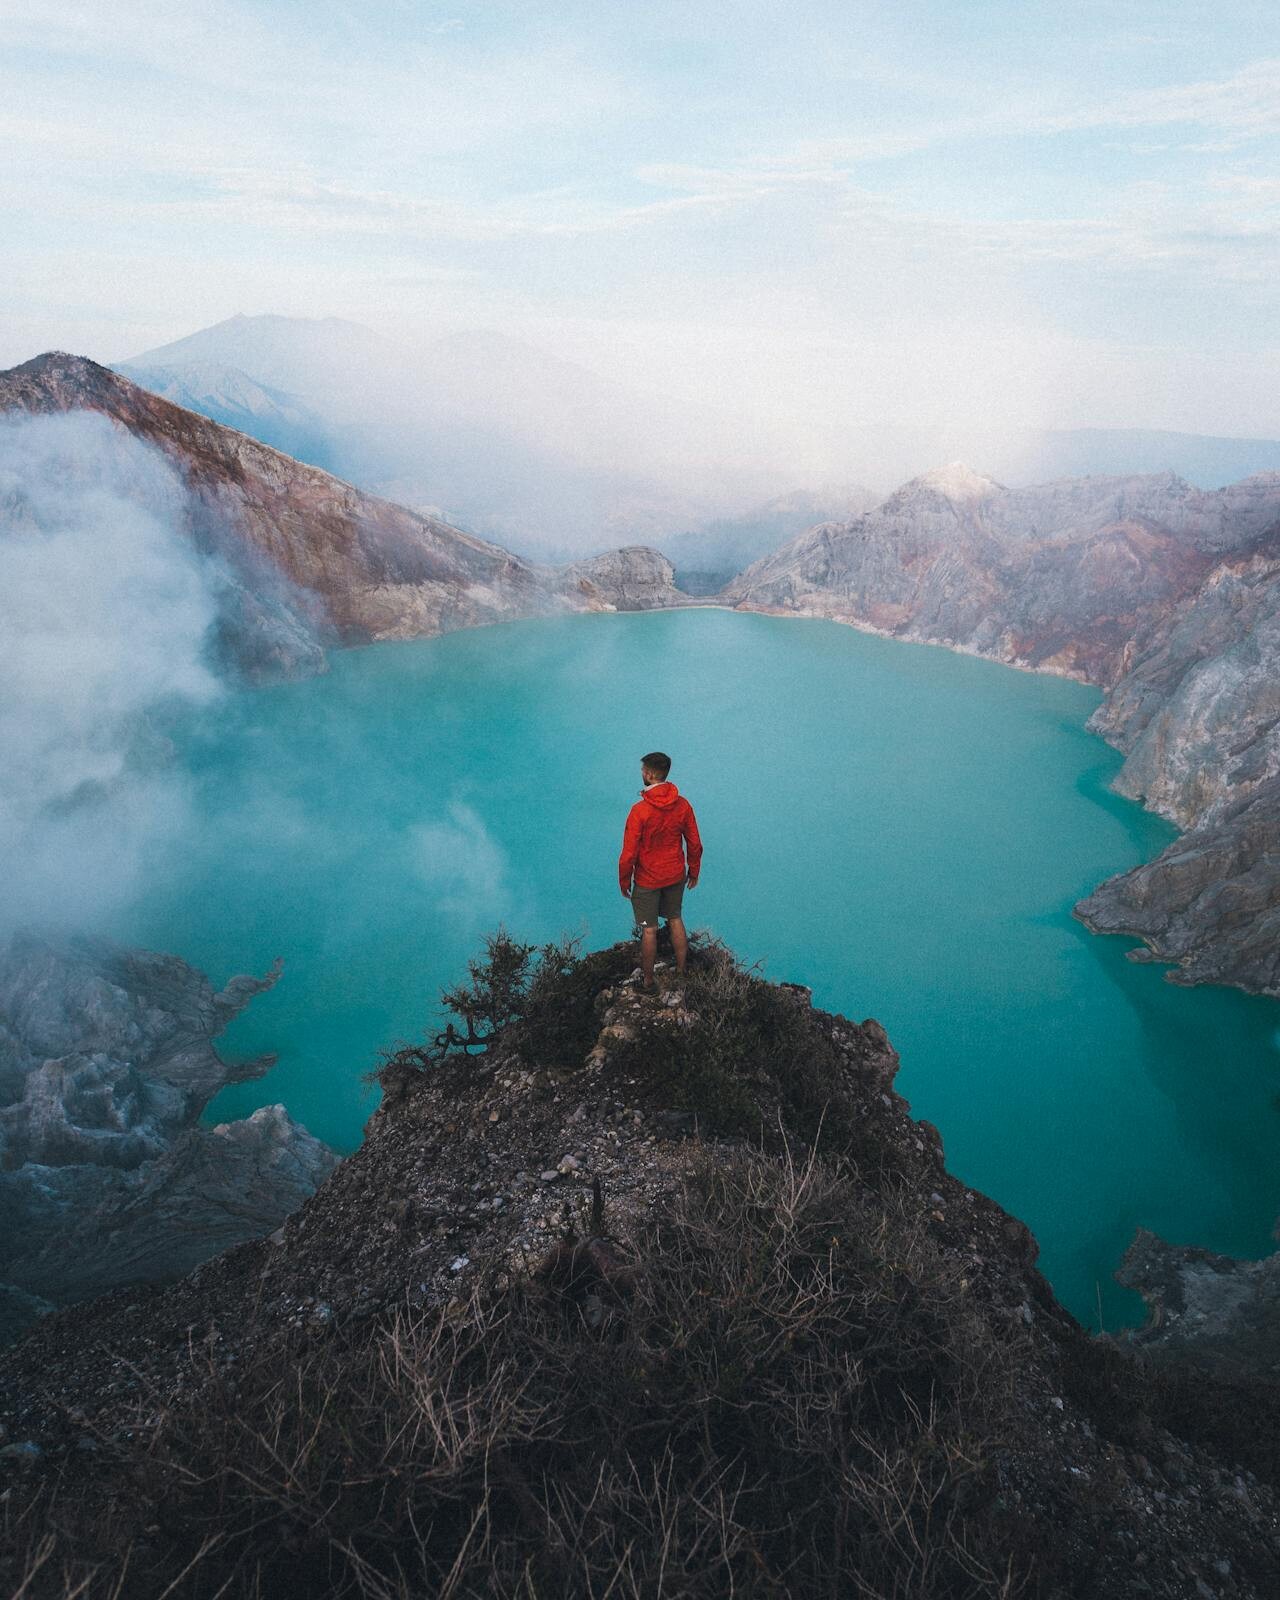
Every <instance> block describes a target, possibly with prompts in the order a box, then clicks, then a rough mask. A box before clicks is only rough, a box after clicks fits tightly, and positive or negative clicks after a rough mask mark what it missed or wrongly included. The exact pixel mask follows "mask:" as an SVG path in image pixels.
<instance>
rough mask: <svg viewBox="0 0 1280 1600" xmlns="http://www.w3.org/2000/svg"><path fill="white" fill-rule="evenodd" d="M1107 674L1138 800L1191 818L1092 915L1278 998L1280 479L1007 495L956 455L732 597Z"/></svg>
mask: <svg viewBox="0 0 1280 1600" xmlns="http://www.w3.org/2000/svg"><path fill="white" fill-rule="evenodd" d="M725 598H727V599H728V600H730V601H731V602H732V603H733V604H735V605H738V606H740V607H742V608H744V609H752V610H767V611H777V612H783V613H786V612H796V613H799V614H803V615H818V616H828V617H832V618H834V619H836V620H840V621H846V622H852V623H854V624H855V625H857V626H862V627H869V628H872V629H875V630H876V631H879V632H884V633H888V634H891V635H893V636H895V637H898V638H906V639H917V640H922V641H926V642H929V643H934V644H945V645H950V646H952V647H958V648H961V649H965V650H971V651H974V652H976V653H978V654H981V655H986V656H991V657H993V658H994V659H996V660H1000V661H1006V662H1010V663H1012V664H1014V665H1017V666H1021V667H1030V668H1034V669H1037V670H1040V671H1051V672H1058V673H1062V674H1064V675H1066V676H1069V677H1074V678H1080V679H1083V680H1084V681H1086V682H1089V683H1096V684H1099V685H1101V686H1102V687H1103V688H1104V689H1105V690H1106V691H1107V692H1106V697H1105V699H1104V701H1103V703H1102V705H1101V706H1100V707H1099V709H1098V710H1097V711H1096V712H1095V714H1094V716H1093V718H1092V719H1091V721H1090V726H1091V727H1092V728H1094V729H1095V731H1097V732H1099V733H1101V734H1102V735H1103V736H1104V737H1105V738H1107V739H1108V740H1109V741H1110V742H1111V743H1112V744H1115V745H1116V746H1118V747H1119V748H1120V749H1121V750H1123V751H1124V752H1125V758H1126V759H1125V764H1124V766H1123V768H1122V770H1121V772H1120V775H1119V778H1118V779H1117V787H1118V788H1119V789H1120V790H1121V792H1123V793H1125V794H1128V795H1130V796H1131V797H1132V798H1134V799H1137V800H1140V801H1142V802H1143V803H1144V804H1146V805H1148V806H1149V807H1151V808H1152V809H1153V810H1156V811H1159V812H1160V813H1161V814H1163V815H1165V816H1167V817H1169V818H1170V819H1171V820H1173V821H1175V822H1177V823H1178V824H1179V825H1180V826H1182V827H1183V828H1186V829H1188V830H1190V831H1189V832H1188V833H1187V834H1186V835H1185V836H1184V838H1182V839H1180V840H1178V841H1176V842H1175V843H1174V844H1173V845H1170V846H1169V847H1168V849H1167V850H1166V851H1165V852H1164V853H1163V854H1162V855H1161V856H1159V857H1158V858H1157V859H1156V860H1155V861H1154V862H1151V863H1148V864H1147V865H1145V866H1142V867H1139V868H1137V869H1135V870H1134V871H1133V872H1131V873H1127V874H1124V875H1122V876H1119V877H1117V878H1115V879H1112V880H1110V881H1108V882H1107V883H1106V884H1103V885H1101V886H1100V887H1099V889H1098V890H1097V891H1095V893H1094V894H1092V895H1091V896H1089V897H1088V898H1087V899H1085V900H1083V901H1082V902H1081V903H1080V905H1079V907H1078V908H1077V914H1078V915H1079V916H1080V917H1081V919H1082V920H1084V921H1085V922H1086V923H1087V925H1088V926H1090V927H1092V928H1095V929H1097V930H1098V931H1108V932H1117V933H1129V934H1133V935H1136V936H1138V937H1140V938H1142V939H1143V940H1144V941H1146V946H1147V948H1146V950H1145V951H1142V952H1138V953H1137V954H1139V955H1145V956H1147V957H1149V958H1156V959H1160V960H1167V961H1171V962H1177V963H1179V964H1180V965H1179V969H1178V971H1177V972H1176V973H1173V974H1171V976H1173V977H1175V978H1176V979H1178V980H1179V981H1187V982H1199V981H1206V980H1211V981H1218V982H1226V983H1235V984H1238V985H1240V986H1241V987H1243V988H1248V989H1251V990H1255V991H1259V992H1264V993H1280V986H1278V982H1280V976H1278V969H1280V961H1278V958H1277V956H1276V954H1275V950H1276V930H1277V926H1278V925H1280V855H1278V854H1277V852H1276V849H1275V840H1276V838H1277V837H1278V836H1280V788H1278V787H1277V785H1276V784H1275V783H1274V782H1273V780H1274V779H1275V778H1276V775H1277V774H1278V773H1280V474H1276V473H1261V474H1258V475H1257V476H1255V477H1252V478H1247V479H1245V480H1243V481H1242V482H1240V483H1236V484H1231V485H1229V486H1228V487H1226V488H1224V489H1216V490H1209V491H1206V490H1201V489H1197V488H1194V487H1193V486H1192V485H1190V484H1188V483H1186V482H1184V481H1183V480H1182V479H1180V478H1178V477H1176V476H1175V475H1174V474H1172V473H1163V474H1158V475H1154V476H1151V477H1138V478H1084V479H1071V480H1064V481H1062V482H1058V483H1049V484H1043V485H1039V486H1036V487H1034V488H1025V489H1006V488H1004V487H1003V486H1002V485H1000V484H998V483H995V482H994V481H993V480H991V479H989V478H984V477H982V476H981V475H979V474H977V473H974V472H972V471H971V470H970V469H969V468H967V467H965V466H963V465H962V464H960V463H954V462H953V463H952V464H951V465H950V466H948V467H944V468H941V469H939V470H938V471H936V472H932V473H927V474H925V475H924V476H923V477H921V478H918V479H915V480H913V481H912V482H911V483H909V484H906V485H904V486H903V488H901V489H900V490H898V491H897V493H896V494H894V495H891V496H890V498H889V499H888V500H886V501H885V502H884V504H883V505H881V506H880V507H878V508H877V509H876V510H875V511H872V512H869V513H867V514H866V515H864V516H862V517H859V518H855V519H854V520H853V521H852V522H848V523H843V524H830V523H829V524H824V525H822V526H819V527H817V528H813V529H810V530H809V531H808V532H806V533H805V534H803V535H801V536H800V537H799V538H798V539H795V540H793V541H792V542H791V543H790V544H789V545H786V546H784V547H783V548H782V549H781V550H779V551H777V552H775V553H774V554H773V555H772V556H769V557H767V558H766V559H765V560H764V561H760V562H757V563H756V564H755V566H753V567H751V568H749V569H748V570H747V571H746V572H745V573H743V574H742V576H741V577H740V578H738V579H736V580H735V581H734V582H733V583H732V584H730V585H729V587H728V588H727V589H726V591H725Z"/></svg>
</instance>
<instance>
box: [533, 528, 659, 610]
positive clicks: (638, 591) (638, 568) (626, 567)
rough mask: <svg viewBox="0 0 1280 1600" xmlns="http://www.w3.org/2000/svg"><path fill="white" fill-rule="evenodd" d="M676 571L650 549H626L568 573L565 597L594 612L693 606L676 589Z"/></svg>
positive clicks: (579, 563) (594, 558) (578, 565)
mask: <svg viewBox="0 0 1280 1600" xmlns="http://www.w3.org/2000/svg"><path fill="white" fill-rule="evenodd" d="M675 575H676V574H675V568H674V567H673V566H672V565H671V563H670V561H668V560H667V558H666V556H664V555H662V554H660V552H659V551H657V550H650V549H649V548H648V547H647V546H646V545H639V544H633V545H626V546H625V547H624V548H623V549H621V550H610V551H609V552H608V553H607V554H605V555H600V556H591V557H590V558H589V559H588V560H586V561H575V562H574V563H573V564H572V565H571V566H568V567H566V568H565V569H564V574H563V577H562V579H561V585H562V588H563V590H564V592H565V594H567V595H570V596H572V597H573V598H574V599H575V600H577V601H580V602H581V603H583V604H585V605H586V606H587V607H588V608H589V609H591V610H593V611H654V610H657V609H659V608H661V607H666V606H684V605H688V604H689V597H688V595H685V594H682V593H681V592H680V590H679V589H677V588H676V586H675Z"/></svg>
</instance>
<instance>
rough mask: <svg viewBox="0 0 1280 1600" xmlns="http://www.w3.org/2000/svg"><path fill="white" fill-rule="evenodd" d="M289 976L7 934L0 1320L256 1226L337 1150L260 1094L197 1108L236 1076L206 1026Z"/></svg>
mask: <svg viewBox="0 0 1280 1600" xmlns="http://www.w3.org/2000/svg"><path fill="white" fill-rule="evenodd" d="M278 976H279V968H278V967H277V968H276V969H274V970H273V971H272V972H271V973H269V974H268V975H267V976H266V977H263V978H251V977H238V978H233V979H232V980H231V981H230V982H229V983H228V984H227V985H226V987H225V988H223V989H222V990H220V991H216V992H215V990H214V989H213V988H212V986H211V985H210V983H209V981H208V979H207V978H205V977H204V976H203V975H202V974H201V973H199V972H197V971H195V969H194V968H192V967H190V966H188V965H187V964H186V963H185V962H184V961H181V960H179V959H178V958H177V957H176V956H164V955H156V954H153V953H151V952H149V951H143V950H124V949H121V948H119V947H117V946H114V945H111V944H109V943H108V942H106V941H103V940H89V939H83V938H80V939H67V940H64V941H59V942H56V943H55V942H52V941H50V940H48V939H44V938H40V937H38V936H36V935H34V934H29V933H28V934H16V935H14V936H13V937H12V938H11V939H10V940H9V941H8V942H7V943H6V944H5V945H4V947H3V949H2V950H0V1216H3V1219H4V1223H5V1227H4V1230H3V1239H2V1240H0V1312H2V1313H3V1315H2V1316H0V1336H4V1337H12V1335H13V1334H14V1333H15V1332H16V1331H18V1330H19V1329H20V1328H22V1327H24V1326H25V1325H26V1324H27V1323H28V1322H29V1321H30V1320H31V1319H32V1318H33V1317H34V1316H37V1315H39V1314H40V1313H41V1312H47V1311H49V1310H50V1309H51V1308H52V1307H54V1306H60V1305H67V1304H69V1303H71V1302H73V1301H78V1300H83V1299H85V1298H88V1297H90V1296H93V1295H96V1294H101V1293H102V1292H103V1291H104V1290H107V1289H111V1288H115V1287H117V1286H119V1285H121V1284H134V1283H154V1282H163V1281H169V1280H172V1279H173V1278H175V1277H179V1276H181V1275H182V1274H183V1273H184V1272H188V1271H190V1270H191V1268H192V1267H194V1266H195V1265H196V1264H197V1263H198V1262H200V1261H203V1260H205V1259H206V1258H208V1257H209V1256H211V1255H216V1254H217V1253H218V1252H219V1251H220V1250H224V1249H225V1248H226V1247H227V1246H228V1245H231V1244H237V1243H240V1242H241V1241H243V1240H245V1239H251V1238H256V1237H258V1236H259V1235H261V1234H263V1233H267V1232H269V1231H270V1230H271V1229H272V1228H274V1227H276V1226H278V1225H279V1223H280V1222H281V1221H282V1219H283V1218H284V1217H285V1216H287V1215H288V1214H289V1213H290V1212H291V1211H293V1210H294V1209H295V1207H297V1206H298V1205H300V1204H301V1202H302V1201H303V1200H304V1199H305V1198H306V1197H307V1196H308V1195H309V1194H311V1193H312V1192H313V1191H314V1190H315V1188H316V1186H317V1185H318V1184H319V1183H320V1182H321V1181H322V1180H323V1179H324V1178H326V1177H327V1176H328V1175H329V1173H331V1172H332V1171H333V1169H334V1167H335V1165H336V1164H337V1159H338V1158H337V1156H336V1155H335V1154H334V1152H333V1151H332V1150H330V1149H329V1148H328V1147H327V1146H325V1145H323V1144H321V1142H320V1141H319V1140H318V1139H315V1138H313V1137H312V1136H311V1135H310V1134H309V1133H308V1132H307V1131H306V1129H305V1128H303V1127H302V1126H300V1124H298V1123H296V1122H294V1121H293V1119H292V1118H291V1117H290V1116H289V1115H288V1114H287V1112H286V1111H285V1109H284V1107H283V1106H278V1105H277V1106H265V1107H263V1108H262V1109H261V1110H259V1111H255V1112H254V1113H253V1115H252V1116H250V1117H248V1118H245V1119H243V1120H241V1121H236V1122H226V1123H221V1124H219V1125H218V1126H216V1127H212V1128H208V1127H201V1126H200V1125H199V1118H200V1115H201V1113H202V1112H203V1111H204V1108H205V1106H206V1105H207V1104H208V1102H209V1101H210V1100H211V1099H212V1098H213V1096H214V1095H215V1094H216V1093H217V1091H218V1090H219V1089H221V1088H222V1087H223V1086H224V1085H225V1084H227V1083H234V1082H240V1081H243V1080H244V1079H247V1078H256V1077H260V1076H261V1075H262V1074H263V1073H264V1072H265V1071H266V1070H267V1068H268V1067H269V1066H271V1064H272V1062H273V1060H274V1057H272V1056H262V1057H258V1058H256V1059H254V1060H249V1061H238V1062H228V1061H225V1060H223V1059H222V1057H221V1056H220V1055H219V1054H218V1052H217V1050H216V1049H215V1048H214V1045H213V1040H214V1039H215V1038H216V1037H217V1035H218V1034H220V1033H221V1032H222V1031H223V1029H224V1028H225V1027H226V1026H227V1024H228V1023H229V1022H230V1021H231V1020H232V1018H233V1017H235V1016H237V1015H238V1014H239V1013H240V1012H241V1011H243V1010H244V1008H245V1006H246V1005H248V1003H249V1002H250V1000H251V999H252V998H253V997H254V996H255V995H257V994H261V993H262V992H263V991H264V990H266V989H269V988H270V987H271V986H272V985H273V984H274V983H275V982H276V980H277V978H278Z"/></svg>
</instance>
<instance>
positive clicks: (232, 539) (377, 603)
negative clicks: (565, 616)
mask: <svg viewBox="0 0 1280 1600" xmlns="http://www.w3.org/2000/svg"><path fill="white" fill-rule="evenodd" d="M77 410H87V411H91V412H98V413H101V414H103V415H105V416H107V417H110V418H111V419H112V420H113V421H114V422H115V423H117V424H118V425H119V426H121V427H123V428H126V429H127V430H128V431H129V433H131V434H132V435H134V436H135V437H137V438H140V439H143V440H145V441H146V442H148V443H149V444H152V445H154V446H155V447H156V448H157V449H158V450H160V451H161V452H162V453H163V454H164V455H165V457H166V458H167V459H168V460H169V461H170V462H171V463H172V464H173V465H174V466H175V467H176V468H177V469H178V471H179V473H180V475H181V477H182V480H183V482H184V483H185V484H186V486H187V488H188V490H189V499H188V506H187V512H186V515H187V519H188V524H189V532H190V533H191V535H192V537H193V538H194V539H195V540H196V541H197V543H198V544H199V545H200V546H201V548H203V549H207V550H209V551H212V552H216V553H217V554H219V555H220V556H222V557H223V558H224V559H226V560H227V561H228V562H229V563H230V564H231V566H232V568H233V570H234V571H235V572H236V573H237V575H238V576H239V578H240V581H241V584H242V586H243V590H244V595H243V596H242V600H241V610H242V613H244V615H242V616H241V617H240V618H239V619H238V626H239V631H240V632H241V633H243V634H245V635H246V640H247V641H248V642H246V640H242V641H241V643H242V646H243V647H242V649H241V650H240V652H239V654H240V656H241V658H242V660H243V662H244V663H245V664H246V665H248V666H249V668H250V675H251V676H271V675H275V673H276V672H277V671H279V670H281V669H282V668H284V669H286V670H287V669H288V667H289V665H290V663H288V662H285V661H282V660H281V659H280V652H279V651H278V650H274V649H266V650H263V649H262V648H260V643H261V641H260V639H259V638H258V637H257V636H256V635H255V630H254V627H253V621H254V613H255V612H256V611H257V610H258V609H259V608H260V606H261V602H262V599H263V594H264V591H270V599H271V601H272V603H273V604H274V605H277V606H278V605H284V606H285V607H286V608H287V609H288V610H289V612H290V620H291V622H292V623H293V624H295V625H296V626H297V627H298V628H301V629H302V630H303V631H304V632H308V633H310V634H311V635H313V636H314V637H315V638H317V639H319V640H320V641H321V642H338V643H345V644H361V643H365V642H368V641H370V640H374V639H403V638H416V637H422V636H425V635H432V634H437V633H445V632H449V631H452V630H454V629H457V628H466V627H475V626H478V625H481V624H483V623H488V622H500V621H506V620H508V619H510V618H513V617H525V616H539V615H544V614H551V613H555V612H558V611H566V610H569V611H579V610H597V609H604V608H617V609H628V610H634V609H641V608H644V607H647V606H651V605H655V604H660V605H672V604H681V603H683V602H684V597H682V596H680V595H679V594H678V593H677V592H676V591H675V590H673V589H672V588H671V587H670V575H671V574H670V564H669V563H667V562H666V561H665V558H663V557H660V556H658V555H657V553H656V552H654V551H645V550H629V551H623V552H618V553H617V554H616V555H614V556H605V557H598V558H596V559H595V561H593V562H591V563H586V564H584V567H583V569H582V570H581V571H579V570H578V569H570V572H569V573H564V572H561V571H560V570H558V569H555V568H549V567H537V566H534V565H532V564H531V563H529V562H526V561H523V560H521V559H520V557H519V556H516V555H513V554H512V553H511V552H510V551H508V550H504V549H502V548H501V547H500V546H499V545H495V544H490V543H489V542H488V541H487V540H484V539H478V538H476V537H474V536H473V535H471V534H469V533H464V532H463V531H462V530H461V529H460V528H455V527H452V526H451V525H450V524H449V523H447V522H443V521H441V520H439V519H438V518H435V517H430V516H424V515H422V514H420V513H418V512H415V511H410V510H408V509H406V508H405V507H404V506H399V505H396V504H395V503H394V502H392V501H390V500H384V499H381V498H380V497H379V496H377V495H371V494H365V493H363V492H362V491H361V490H359V489H356V488H354V487H353V486H352V485H351V484H349V483H344V482H343V481H342V480H341V479H339V478H335V477H333V476H332V475H331V474H330V473H327V472H323V471H321V470H320V469H319V468H318V467H309V466H305V465H304V464H303V463H302V462H299V461H295V460H294V459H293V458H292V457H291V456H286V455H282V454H281V453H280V452H279V451H278V450H273V449H271V448H270V446H268V445H264V444H261V443H259V442H258V441H257V440H256V439H251V438H250V437H249V436H248V435H247V434H243V433H238V432H237V431H236V430H235V429H234V428H226V427H223V426H222V425H221V424H220V423H216V422H211V421H210V420H209V419H208V418H206V417H202V416H199V415H197V414H196V413H195V412H192V411H185V410H183V408H182V407H181V406H176V405H173V404H171V403H170V402H169V401H167V400H162V399H161V398H160V397H159V396H157V395H154V394H151V393H149V392H148V391H147V390H146V389H142V388H139V386H138V385H137V384H134V383H131V382H130V381H129V380H128V379H127V378H122V377H121V376H119V374H117V373H114V372H111V371H110V370H109V369H107V368H106V367H101V366H99V365H98V364H97V363H96V362H93V361H88V360H86V359H84V358H83V357H81V356H73V355H66V354H64V353H62V352H53V353H50V354H48V355H43V356H38V357H37V358H36V359H35V360H34V361H28V362H26V363H25V364H24V365H22V366H20V367H15V368H13V369H12V371H10V372H7V373H2V374H0V412H5V411H7V412H27V413H30V414H48V413H54V412H65V411H77ZM655 563H656V564H657V565H656V566H655ZM651 568H652V569H653V570H650V569H651ZM659 568H661V569H663V570H658V569H659ZM588 569H589V570H588ZM570 574H572V576H570ZM584 579H585V580H589V581H588V582H587V583H585V584H584V582H583V580H584ZM282 596H283V598H282ZM255 646H258V648H257V649H256V650H255ZM317 653H318V652H317ZM259 658H260V659H259ZM300 665H301V670H317V667H316V665H315V663H314V661H308V660H301V663H300ZM293 668H294V670H298V669H299V662H294V663H293Z"/></svg>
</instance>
